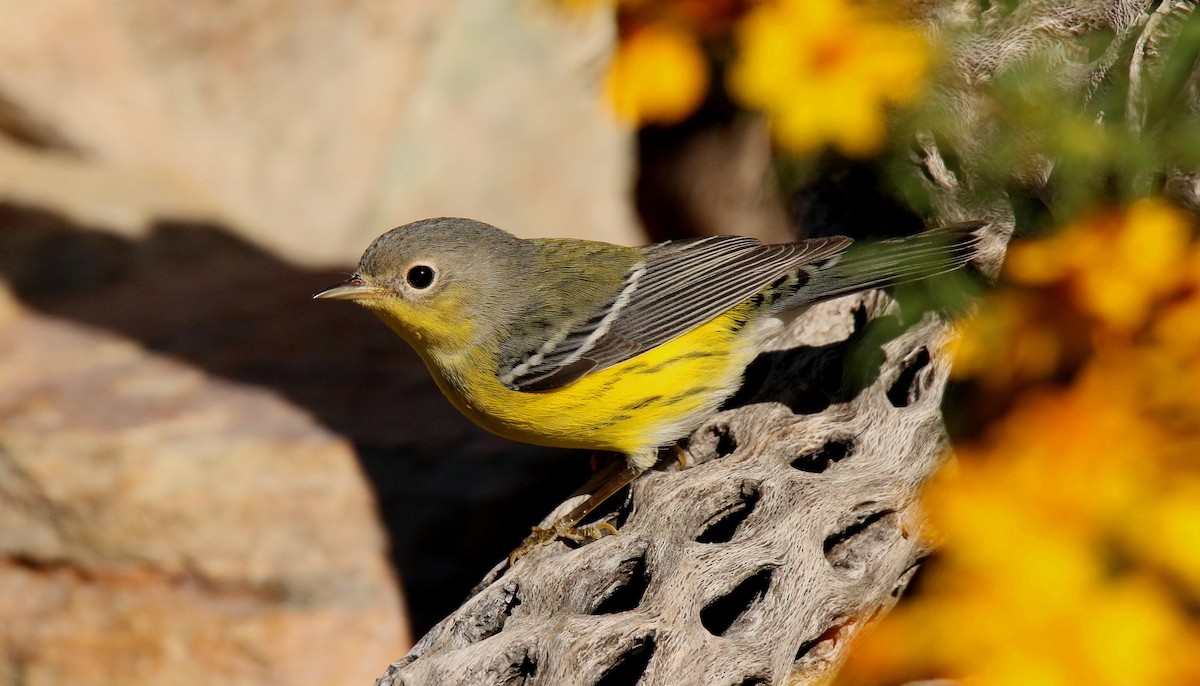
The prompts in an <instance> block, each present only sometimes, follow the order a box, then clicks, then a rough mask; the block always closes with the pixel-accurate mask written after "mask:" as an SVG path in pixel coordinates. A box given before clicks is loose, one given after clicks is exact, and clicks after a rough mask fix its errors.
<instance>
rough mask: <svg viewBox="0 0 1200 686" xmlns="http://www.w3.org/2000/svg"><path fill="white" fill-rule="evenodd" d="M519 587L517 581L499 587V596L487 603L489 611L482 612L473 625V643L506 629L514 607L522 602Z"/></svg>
mask: <svg viewBox="0 0 1200 686" xmlns="http://www.w3.org/2000/svg"><path fill="white" fill-rule="evenodd" d="M518 589H519V587H518V586H517V584H516V583H507V584H504V585H503V586H501V587H500V588H499V589H498V591H499V593H498V597H495V598H494V599H491V600H489V601H488V603H487V605H488V606H489V611H486V612H482V613H480V616H479V617H478V619H477V622H478V623H476V624H475V625H474V627H473V629H474V630H473V631H472V632H471V633H472V634H473V635H472V636H471V637H470V638H471V642H472V643H475V642H478V641H482V640H483V639H485V638H489V637H491V636H495V635H496V634H498V633H500V632H501V631H503V630H504V625H505V624H506V623H507V622H508V618H509V617H511V616H512V613H513V608H515V607H516V606H518V605H520V604H521V596H520V595H519V594H518Z"/></svg>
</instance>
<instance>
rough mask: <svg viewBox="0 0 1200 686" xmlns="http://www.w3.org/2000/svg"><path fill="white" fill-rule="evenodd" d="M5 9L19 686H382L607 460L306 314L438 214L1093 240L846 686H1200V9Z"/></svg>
mask: <svg viewBox="0 0 1200 686" xmlns="http://www.w3.org/2000/svg"><path fill="white" fill-rule="evenodd" d="M1180 8H1182V9H1180ZM0 13H2V15H3V16H4V17H5V21H3V22H0V683H9V684H29V685H36V684H48V683H61V682H71V683H81V684H142V683H169V684H181V685H186V684H211V683H238V684H258V683H268V682H271V683H276V682H287V683H292V684H355V683H370V682H371V680H373V679H374V678H375V677H377V676H378V675H379V674H380V673H382V671H383V670H384V668H385V667H386V665H387V664H388V663H390V662H391V661H393V660H395V659H397V658H399V657H400V656H401V655H402V654H403V653H404V652H405V650H406V649H407V647H408V646H409V645H410V644H411V642H412V641H413V640H414V638H415V637H419V636H420V634H421V633H423V632H424V631H425V630H426V629H428V628H429V627H430V626H431V625H432V624H433V623H434V622H436V621H437V620H438V619H440V618H441V617H442V616H443V615H444V614H446V613H447V612H448V611H449V610H451V609H452V608H454V607H455V606H457V605H458V603H459V602H461V600H462V599H463V598H464V597H465V595H466V594H467V592H468V591H469V589H470V588H471V586H472V585H473V584H474V583H475V582H476V581H477V580H478V579H479V578H481V577H482V576H483V574H484V573H485V572H486V570H487V569H488V568H489V567H490V566H491V565H492V564H494V563H495V562H496V561H498V560H500V559H502V558H503V556H504V555H505V554H506V553H507V552H508V551H509V550H510V549H511V548H512V547H513V546H514V545H515V544H516V543H517V542H518V541H519V540H520V539H521V538H522V537H523V535H524V534H525V533H527V531H528V529H527V527H529V526H530V525H531V524H533V523H534V522H536V521H537V520H538V519H539V518H540V517H541V516H542V515H543V514H544V513H545V512H546V511H547V510H548V509H549V508H550V507H551V506H553V505H555V504H557V503H558V502H559V501H560V500H561V499H562V497H563V496H564V495H566V494H567V493H569V492H570V491H571V490H572V489H574V488H575V487H576V486H578V485H579V484H580V483H582V482H583V480H584V479H585V478H586V476H587V475H588V473H589V467H588V461H587V458H586V456H585V455H579V454H569V453H565V452H562V451H553V450H542V449H537V448H533V447H529V446H523V445H517V444H513V443H508V442H505V441H501V440H500V439H496V438H493V437H491V436H488V435H487V434H485V433H483V432H482V431H481V430H478V429H476V428H475V427H473V426H472V425H470V424H469V422H468V421H467V420H465V419H464V418H462V417H460V416H459V415H458V414H457V412H455V411H454V410H453V409H452V408H451V407H450V405H449V404H448V403H447V402H446V401H445V400H444V399H443V398H442V397H441V395H440V394H439V393H438V392H437V390H436V388H435V387H434V385H433V383H432V382H431V381H430V380H429V378H428V375H427V374H426V372H425V370H424V369H423V368H422V367H421V364H420V362H419V361H418V360H417V358H416V357H415V355H413V354H412V353H411V352H410V351H409V350H408V349H407V348H406V347H405V346H404V345H403V344H402V342H401V341H400V340H399V339H398V338H396V337H394V336H393V335H392V334H390V333H389V332H388V331H387V330H386V329H385V328H384V327H383V326H382V325H380V324H379V323H378V322H376V321H374V320H373V319H372V318H371V317H370V316H369V315H368V314H366V313H365V312H363V311H360V310H359V308H355V307H351V306H344V305H339V304H338V303H319V302H312V301H310V300H309V296H310V295H311V294H312V293H313V292H315V291H317V290H320V289H322V288H324V287H326V286H329V285H332V284H333V283H336V282H337V281H340V280H341V279H342V278H344V276H345V274H346V273H347V272H349V271H350V270H351V269H353V265H354V264H355V263H356V262H357V259H358V256H359V255H360V254H361V252H362V250H363V249H364V248H365V247H366V246H367V245H368V244H369V243H370V241H371V240H372V239H373V238H374V237H375V236H377V235H378V234H380V233H382V232H384V231H386V230H388V229H390V228H392V227H393V226H397V225H400V224H403V223H407V222H409V221H412V220H415V219H419V218H424V217H430V216H439V215H455V216H467V217H472V218H475V219H479V220H483V221H487V222H489V223H492V224H495V225H497V226H500V227H501V228H504V229H506V230H509V231H511V232H513V233H516V234H518V235H521V236H524V237H534V236H565V237H578V238H592V239H597V240H606V241H611V242H616V243H623V244H638V243H642V242H646V241H648V240H659V239H664V238H671V237H678V236H686V235H695V234H712V233H738V234H743V235H753V236H757V237H760V238H762V239H764V240H773V241H778V240H788V239H790V238H792V237H794V236H795V235H797V233H798V232H799V233H820V232H840V233H850V234H852V235H864V234H894V233H901V232H911V231H915V230H918V229H919V228H920V227H921V226H923V225H925V224H927V223H930V222H934V221H945V220H963V219H973V218H977V217H980V216H986V217H987V218H990V219H1001V220H1002V221H1004V222H1007V223H1008V224H1012V223H1014V222H1015V225H1016V229H1017V231H1018V233H1020V234H1023V235H1028V236H1034V235H1045V234H1055V236H1056V237H1054V238H1051V239H1049V240H1050V241H1057V242H1035V243H1036V244H1037V245H1038V246H1040V247H1031V248H1030V249H1028V250H1024V251H1023V255H1024V256H1023V257H1020V258H1019V259H1017V260H1016V261H1015V264H1016V265H1017V266H1016V268H1015V269H1016V271H1014V272H1011V273H1006V275H1005V276H1004V277H1003V278H1002V285H1001V286H1000V288H999V289H998V290H997V295H995V296H991V297H990V298H989V299H988V300H986V301H985V302H984V304H983V305H982V307H981V311H982V315H981V316H980V317H979V318H978V319H976V320H974V321H975V322H976V323H975V324H974V325H972V326H970V327H967V332H968V335H967V337H966V338H965V342H964V344H963V346H962V350H961V351H960V355H961V356H962V358H961V359H962V361H961V363H960V365H959V370H960V371H959V372H958V374H959V382H958V387H957V388H958V389H957V391H956V395H954V396H953V402H954V403H956V404H955V406H954V407H950V408H948V410H950V411H951V414H952V419H954V426H955V427H956V430H955V433H956V435H957V436H958V446H959V449H960V453H961V454H962V455H963V456H964V459H963V460H962V473H963V474H964V475H965V480H964V481H953V480H949V481H947V480H946V479H939V480H938V484H939V486H938V488H939V489H940V490H936V491H935V492H934V495H933V496H931V497H932V498H933V504H932V505H931V512H932V514H933V519H934V521H935V524H937V525H938V526H939V527H940V530H939V531H940V535H941V538H940V539H939V541H940V542H941V543H942V544H943V545H944V546H945V547H944V549H945V550H946V551H947V552H946V553H945V554H944V556H943V558H944V560H943V561H942V562H941V566H940V567H936V569H939V570H940V571H935V572H933V573H931V574H930V577H929V578H930V581H928V582H926V583H918V584H915V586H916V589H917V593H915V594H913V595H914V596H915V599H914V600H913V601H912V602H911V603H910V604H909V605H907V606H906V605H904V604H902V605H901V607H900V609H899V610H898V611H897V613H896V614H895V615H894V616H895V617H896V619H895V620H889V621H894V623H893V624H887V623H885V624H884V625H883V627H882V628H881V630H880V633H879V634H878V638H875V639H869V640H868V641H867V642H866V643H865V644H864V648H863V650H862V651H861V655H862V657H861V658H860V659H859V660H858V662H852V665H851V671H850V672H849V674H850V676H849V678H850V679H851V683H896V682H899V681H901V680H905V679H909V678H932V677H940V676H947V675H949V676H961V675H964V674H977V675H982V678H983V679H984V680H983V681H981V682H980V683H997V684H1000V683H1013V679H1014V674H1018V675H1024V674H1025V672H1024V671H1022V669H1019V668H1014V667H1013V665H1018V666H1019V667H1028V666H1029V665H1034V666H1036V667H1037V669H1039V670H1041V671H1038V672H1037V673H1038V674H1048V675H1049V676H1047V677H1046V678H1045V680H1042V681H1039V682H1038V683H1084V682H1086V683H1114V684H1117V683H1184V682H1186V681H1187V679H1190V678H1197V679H1200V677H1197V674H1198V672H1197V671H1195V670H1194V668H1193V667H1192V666H1191V663H1190V662H1189V660H1187V659H1186V656H1187V655H1189V654H1191V655H1195V654H1197V652H1196V650H1197V646H1200V638H1198V637H1200V630H1198V629H1197V627H1198V623H1197V613H1196V607H1197V606H1198V605H1197V599H1200V581H1198V579H1197V577H1196V574H1195V570H1196V569H1200V563H1197V561H1196V560H1195V551H1197V550H1200V526H1198V524H1200V511H1198V508H1200V506H1198V505H1197V503H1198V502H1200V499H1197V498H1195V497H1194V495H1195V494H1196V493H1200V490H1198V489H1200V474H1197V472H1198V471H1200V470H1197V465H1196V461H1195V456H1196V455H1197V454H1200V449H1197V446H1200V442H1198V439H1197V438H1196V436H1197V435H1198V432H1200V428H1198V427H1200V419H1198V418H1200V407H1197V405H1196V402H1197V401H1196V395H1195V393H1194V389H1195V388H1196V387H1200V362H1198V361H1197V359H1196V358H1197V357H1198V356H1196V355H1195V350H1197V349H1200V338H1197V336H1198V335H1200V334H1198V333H1197V331H1198V330H1197V329H1196V327H1195V326H1194V322H1195V321H1200V309H1196V308H1198V307H1200V249H1198V248H1197V247H1196V240H1195V212H1196V209H1197V207H1200V203H1198V202H1197V198H1200V183H1197V181H1196V179H1197V176H1196V174H1195V172H1194V170H1196V169H1198V168H1200V134H1198V132H1200V127H1197V126H1196V117H1197V113H1200V105H1198V104H1197V103H1198V101H1197V96H1196V94H1197V93H1198V92H1200V90H1198V89H1197V88H1196V79H1197V77H1196V73H1197V72H1196V66H1195V65H1196V64H1197V55H1200V31H1198V30H1197V20H1196V19H1195V18H1194V17H1193V16H1192V10H1191V7H1190V4H1189V3H1174V4H1172V5H1170V6H1167V5H1163V6H1161V7H1160V6H1159V3H1151V2H1135V1H1133V0H1127V1H1122V2H1118V3H1104V2H1086V1H1084V0H1078V1H1075V2H1070V1H1067V0H1063V1H1062V2H1015V1H1009V2H999V3H970V2H965V3H955V2H947V3H938V2H910V3H883V2H854V1H853V0H762V1H760V2H750V1H749V0H622V1H621V2H611V3H610V2H588V1H586V0H571V1H568V0H561V1H553V0H457V1H456V2H407V3H398V2H386V1H384V0H361V1H350V0H301V1H294V0H237V1H234V2H218V1H216V0H194V1H192V2H188V3H165V2H155V1H154V0H119V1H117V2H112V1H105V0H50V1H49V2H38V3H29V2H17V1H16V0H0ZM1045 17H1049V18H1051V19H1053V21H1050V19H1046V20H1045V21H1042V18H1045ZM1055 22H1057V23H1055ZM1060 25H1061V26H1068V27H1070V30H1063V31H1058V32H1055V31H1051V30H1045V27H1050V28H1051V29H1053V28H1054V27H1057V26H1060ZM1039 31H1044V32H1043V33H1039ZM931 37H932V38H931ZM1006 41H1007V42H1006ZM1114 65H1116V66H1114ZM1130 65H1132V66H1130ZM1122 69H1124V71H1122ZM1114 74H1115V75H1116V76H1114ZM939 165H940V166H939ZM997 208H1000V209H997ZM1059 227H1066V229H1065V230H1063V231H1062V232H1058V229H1059ZM1188 322H1191V324H1188ZM1114 369H1117V370H1121V372H1122V375H1121V376H1119V377H1107V376H1104V375H1103V374H1101V373H1100V372H1099V371H1097V370H1114ZM1166 377H1170V378H1171V379H1173V381H1174V383H1172V384H1166V385H1164V384H1162V383H1160V382H1161V380H1162V379H1163V378H1166ZM1189 388H1190V389H1191V391H1189V390H1188V389H1189ZM1114 389H1116V391H1114ZM1047 398H1049V400H1047ZM1114 398H1121V399H1122V401H1123V404H1121V403H1114ZM1039 403H1041V404H1039ZM1047 407H1050V408H1057V410H1056V411H1057V414H1056V413H1055V412H1050V411H1048V410H1047V409H1046V408H1047ZM1031 408H1032V409H1031ZM1014 427H1015V428H1014ZM1147 427H1152V428H1147ZM1098 429H1104V431H1107V433H1105V432H1104V431H1100V432H1097V430H1098ZM1093 434H1094V438H1093V439H1092V440H1089V441H1077V440H1070V439H1069V438H1067V439H1062V440H1060V442H1059V443H1054V444H1051V445H1045V442H1046V441H1047V440H1049V437H1055V436H1057V437H1061V436H1067V437H1071V436H1081V435H1093ZM1102 458H1103V459H1102ZM1109 458H1111V459H1109ZM1051 465H1057V466H1058V467H1059V469H1058V471H1053V470H1052V471H1041V470H1045V469H1046V468H1047V467H1048V466H1051ZM1012 474H1018V475H1020V477H1021V478H1015V477H1014V478H1013V479H1008V480H1006V478H1003V477H1004V476H1005V475H1012ZM946 484H950V485H946ZM1038 484H1054V485H1059V484H1070V485H1071V488H1065V489H1058V488H1056V489H1041V490H1038V489H1036V488H1034V485H1038ZM1114 484H1120V485H1121V487H1120V488H1118V487H1116V486H1115V485H1114ZM1031 489H1032V490H1031ZM1096 493H1102V494H1104V497H1095V494H1096ZM960 496H961V497H960ZM980 503H984V504H986V505H987V507H983V506H981V505H980ZM956 522H972V523H974V524H973V525H972V526H955V525H954V524H953V523H956ZM1130 522H1134V523H1136V525H1131V524H1130ZM1147 532H1163V535H1162V536H1150V535H1147ZM1026 553H1028V554H1026ZM1089 608H1090V609H1094V610H1095V611H1094V612H1090V611H1085V609H1089ZM1095 617H1102V618H1105V621H1106V622H1108V623H1107V624H1104V625H1103V626H1107V627H1109V628H1110V629H1111V630H1110V631H1098V630H1096V629H1095V627H1096V626H1097V623H1096V621H1094V618H1095ZM964 627H972V628H976V627H978V628H979V629H978V630H975V631H964ZM984 627H986V628H988V629H989V631H984V630H983V628H984ZM994 627H1000V628H998V629H996V630H995V631H990V629H992V628H994ZM922 632H925V633H922ZM898 637H899V638H898ZM914 637H920V638H919V639H918V638H914ZM950 639H954V640H950ZM1047 643H1056V644H1059V645H1063V646H1066V648H1064V650H1062V651H1059V652H1057V653H1055V654H1054V655H1051V656H1049V657H1047V655H1046V651H1045V650H1044V646H1045V645H1046V644H1047ZM900 645H902V646H904V647H906V648H911V650H907V651H904V652H903V653H901V652H898V651H897V650H896V649H895V648H896V646H900ZM947 646H949V647H947ZM1148 654H1155V655H1159V656H1163V655H1166V656H1170V659H1169V660H1164V659H1155V660H1150V659H1147V658H1146V655H1148ZM1113 656H1116V657H1113ZM1163 665H1165V666H1163ZM1013 669H1015V670H1016V671H1015V672H1014V671H1012V670H1013ZM1006 670H1007V671H1006ZM1080 674H1084V675H1087V676H1086V678H1082V681H1075V682H1072V681H1071V680H1070V679H1071V678H1072V676H1071V675H1075V676H1078V675H1080ZM989 679H990V681H989ZM1018 680H1019V679H1018Z"/></svg>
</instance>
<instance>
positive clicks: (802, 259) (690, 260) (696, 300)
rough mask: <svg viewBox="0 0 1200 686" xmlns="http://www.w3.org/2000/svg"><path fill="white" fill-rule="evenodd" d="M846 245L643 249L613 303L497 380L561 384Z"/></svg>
mask: <svg viewBox="0 0 1200 686" xmlns="http://www.w3.org/2000/svg"><path fill="white" fill-rule="evenodd" d="M851 242H852V241H851V239H849V238H846V237H844V236H833V237H829V238H817V239H811V240H807V241H803V242H800V243H789V244H784V245H763V244H762V243H759V242H758V241H756V240H754V239H753V238H743V237H736V236H714V237H709V238H699V239H693V240H688V241H668V242H666V243H659V244H656V245H653V246H650V247H649V248H647V249H646V253H645V259H644V260H643V261H642V262H641V263H639V264H637V265H635V266H634V267H633V268H632V269H631V270H630V271H629V273H628V274H627V275H626V277H625V283H624V285H623V287H622V289H621V291H620V292H619V293H618V294H617V296H616V297H614V298H613V299H612V301H610V302H609V303H607V304H606V305H605V306H604V307H601V308H599V309H598V310H596V311H595V312H594V313H593V314H592V315H591V316H590V317H589V318H588V319H587V320H585V321H584V322H583V323H581V324H580V325H578V326H576V327H575V328H573V329H571V330H568V331H566V332H559V335H558V336H551V337H550V338H549V339H548V341H547V343H546V344H543V345H542V346H540V347H539V348H538V349H536V350H531V351H529V353H528V354H526V355H523V356H521V357H520V358H519V359H517V360H515V361H513V362H511V363H509V364H505V365H502V367H501V369H500V370H499V372H498V376H499V378H500V380H501V382H503V383H504V384H505V385H506V386H508V387H509V388H512V389H514V390H520V391H545V390H550V389H553V388H559V387H562V386H565V385H568V384H570V383H573V382H575V381H577V380H578V379H580V378H582V377H583V376H584V375H586V374H588V373H590V372H593V371H599V370H601V369H605V368H607V367H611V366H613V365H615V364H619V363H620V362H624V361H625V360H628V359H630V358H632V357H635V356H637V355H640V354H641V353H643V352H645V351H647V350H650V349H651V348H654V347H656V346H659V345H662V344H663V343H666V342H667V341H670V340H672V339H674V338H677V337H679V336H681V335H683V334H685V333H687V332H688V331H691V330H692V329H695V328H696V327H698V326H700V325H701V324H704V323H705V322H707V321H709V320H711V319H713V318H714V317H717V316H719V315H720V314H722V313H724V312H725V311H727V310H729V309H730V308H732V307H734V306H735V305H737V304H738V303H740V302H742V301H744V300H746V299H747V298H750V297H751V296H753V295H754V294H755V293H758V292H759V291H761V290H763V289H764V288H766V287H767V286H768V285H770V284H771V283H772V282H773V281H774V280H775V279H778V278H779V277H781V276H783V275H785V274H788V273H789V272H792V271H794V270H796V269H797V268H799V267H800V266H802V265H805V264H808V263H811V262H814V261H817V260H821V259H823V258H825V257H828V256H829V255H832V254H834V253H836V252H838V251H840V250H842V249H844V248H845V247H846V246H848V245H850V243H851Z"/></svg>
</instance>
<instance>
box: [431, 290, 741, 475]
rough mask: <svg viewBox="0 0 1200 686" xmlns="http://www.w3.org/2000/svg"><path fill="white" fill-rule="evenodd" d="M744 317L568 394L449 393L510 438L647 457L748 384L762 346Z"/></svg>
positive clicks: (485, 385) (487, 386) (475, 387)
mask: <svg viewBox="0 0 1200 686" xmlns="http://www.w3.org/2000/svg"><path fill="white" fill-rule="evenodd" d="M739 310H740V308H735V310H733V311H731V312H729V313H726V314H725V315H722V316H721V317H717V318H716V319H714V320H712V321H710V322H708V323H706V324H704V325H701V326H700V327H698V328H696V329H693V330H692V331H690V332H688V333H686V334H684V335H683V336H680V337H679V338H676V339H674V340H672V341H669V342H667V343H664V344H662V345H660V346H658V347H656V348H653V349H651V350H648V351H646V352H645V353H642V354H641V355H638V356H637V357H634V358H631V359H629V360H626V361H625V362H622V363H620V364H618V365H614V366H612V367H609V368H608V369H604V370H601V371H599V372H595V373H592V374H588V375H586V376H584V377H583V378H582V379H580V380H578V381H576V382H575V383H572V384H569V385H567V386H564V387H561V388H557V389H553V390H549V391H542V392H535V393H528V392H521V391H514V390H511V389H509V388H507V387H505V386H504V385H503V384H501V383H500V382H499V381H498V380H497V379H496V378H495V376H494V375H492V374H487V375H486V378H480V379H475V380H474V382H473V383H472V382H462V381H460V382H459V383H451V384H442V385H443V390H444V391H446V395H447V396H448V397H449V398H450V400H451V401H452V402H453V403H454V404H455V405H456V406H457V407H458V408H459V409H460V410H461V411H462V412H463V413H464V414H466V415H467V416H468V417H470V418H471V419H472V420H473V421H475V423H477V424H479V425H480V426H482V427H483V428H485V429H487V430H489V431H491V432H493V433H496V434H499V435H501V436H504V437H505V438H510V439H513V440H517V441H523V442H526V443H534V444H538V445H548V446H556V447H566V448H584V449H591V450H613V451H617V452H621V453H625V454H635V453H645V452H646V451H647V450H652V449H653V448H655V447H658V446H661V445H666V444H669V443H671V442H673V441H675V440H677V439H679V438H681V437H683V436H685V435H687V433H688V432H690V431H691V430H693V429H694V428H696V426H697V425H699V423H700V422H701V421H702V420H703V418H704V417H705V416H706V415H708V414H709V413H711V412H712V411H714V410H715V409H716V408H717V407H718V406H719V405H720V404H721V402H722V401H723V400H725V398H727V397H729V396H730V395H732V394H733V393H734V392H735V391H736V390H737V388H738V386H739V385H740V384H741V379H742V371H743V370H744V369H745V367H746V365H747V364H749V363H750V361H751V360H752V359H753V358H754V355H755V349H756V346H755V345H753V344H752V343H751V341H750V340H747V339H746V338H740V337H747V334H748V332H746V331H745V330H743V327H744V326H745V325H746V319H747V317H745V316H744V313H741V312H739ZM747 338H748V337H747Z"/></svg>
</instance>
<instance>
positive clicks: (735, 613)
mask: <svg viewBox="0 0 1200 686" xmlns="http://www.w3.org/2000/svg"><path fill="white" fill-rule="evenodd" d="M774 573H775V570H774V568H772V567H764V568H762V569H760V570H758V571H757V572H755V573H754V574H752V575H750V576H748V577H746V578H745V579H744V580H743V581H742V582H741V583H740V584H738V585H737V586H736V587H734V589H733V590H732V591H730V592H729V593H726V594H725V595H723V596H721V597H720V598H717V599H716V600H713V601H710V602H709V603H708V605H705V606H704V609H703V610H701V611H700V623H701V624H702V625H704V628H705V629H707V630H708V632H709V633H710V634H712V635H713V636H724V635H725V634H726V633H728V632H729V631H730V630H731V629H734V628H736V627H737V626H739V625H740V624H743V623H745V621H746V620H747V619H749V616H750V614H751V611H752V610H754V609H755V608H756V607H757V606H758V605H759V604H760V603H761V602H762V599H763V597H764V596H765V595H766V594H767V589H769V588H770V587H771V576H772V575H773V574H774Z"/></svg>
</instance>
